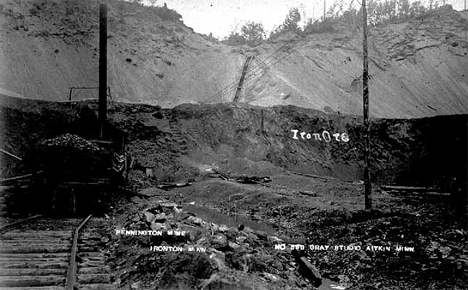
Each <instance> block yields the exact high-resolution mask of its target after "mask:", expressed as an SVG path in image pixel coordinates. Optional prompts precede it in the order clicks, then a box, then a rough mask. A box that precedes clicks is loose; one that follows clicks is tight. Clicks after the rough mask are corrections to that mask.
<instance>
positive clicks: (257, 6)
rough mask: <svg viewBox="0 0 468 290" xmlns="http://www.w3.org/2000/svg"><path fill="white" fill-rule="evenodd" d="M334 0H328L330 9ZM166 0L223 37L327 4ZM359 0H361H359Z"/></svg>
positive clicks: (311, 13)
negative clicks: (253, 24)
mask: <svg viewBox="0 0 468 290" xmlns="http://www.w3.org/2000/svg"><path fill="white" fill-rule="evenodd" d="M334 1H335V0H325V2H326V6H327V9H328V7H329V6H330V5H331V4H332V3H333V2H334ZM350 1H351V0H345V1H344V2H345V3H350ZM464 1H465V0H446V2H447V4H451V5H452V6H453V8H454V9H456V10H463V8H464ZM355 2H356V0H355ZM410 2H412V0H410ZM422 2H423V3H424V2H428V0H423V1H422ZM440 2H442V0H440ZM164 3H166V4H167V7H168V8H170V9H174V10H176V11H177V12H179V13H180V14H181V15H182V19H183V21H184V23H185V25H187V26H189V27H191V28H193V30H194V31H195V32H198V33H202V34H206V35H209V34H210V33H212V34H213V36H215V37H217V38H219V39H222V38H224V37H226V36H228V35H229V33H230V32H231V31H233V30H235V29H236V28H240V27H241V26H242V25H243V24H245V23H246V22H248V21H254V22H260V23H262V24H263V27H264V28H265V30H266V31H267V34H268V33H269V32H270V31H271V30H273V29H274V28H275V27H277V26H279V25H280V24H281V23H282V22H283V21H284V19H285V18H286V16H287V14H288V12H289V10H290V9H291V8H293V7H297V8H299V10H300V11H301V12H302V13H303V15H302V18H303V20H305V19H308V18H314V19H318V18H320V17H321V16H322V15H323V8H324V0H308V1H306V0H157V2H156V6H163V5H164ZM358 3H361V1H360V0H358Z"/></svg>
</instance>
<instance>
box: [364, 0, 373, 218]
mask: <svg viewBox="0 0 468 290" xmlns="http://www.w3.org/2000/svg"><path fill="white" fill-rule="evenodd" d="M362 18H363V19H362V28H363V29H362V31H363V42H362V48H363V59H364V60H363V67H364V72H363V74H362V89H363V94H362V97H363V107H364V196H365V208H366V210H370V209H372V200H371V192H372V184H371V180H370V172H369V170H370V169H369V167H370V166H369V155H370V122H369V60H368V56H367V7H366V0H362Z"/></svg>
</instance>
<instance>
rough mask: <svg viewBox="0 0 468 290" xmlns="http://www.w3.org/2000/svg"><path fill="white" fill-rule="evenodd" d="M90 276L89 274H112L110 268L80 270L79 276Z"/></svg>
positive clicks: (84, 268)
mask: <svg viewBox="0 0 468 290" xmlns="http://www.w3.org/2000/svg"><path fill="white" fill-rule="evenodd" d="M81 274H84V275H89V274H107V275H109V274H110V267H109V266H104V265H103V266H101V267H82V268H80V269H78V275H81Z"/></svg>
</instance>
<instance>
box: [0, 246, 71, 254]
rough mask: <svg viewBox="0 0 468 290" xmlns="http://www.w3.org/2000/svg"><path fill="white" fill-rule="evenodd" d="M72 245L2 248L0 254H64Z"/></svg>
mask: <svg viewBox="0 0 468 290" xmlns="http://www.w3.org/2000/svg"><path fill="white" fill-rule="evenodd" d="M70 248H71V247H70V245H57V246H44V247H40V248H39V247H34V246H32V247H22V248H17V247H1V248H0V253H64V252H68V251H70Z"/></svg>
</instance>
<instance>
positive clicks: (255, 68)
mask: <svg viewBox="0 0 468 290" xmlns="http://www.w3.org/2000/svg"><path fill="white" fill-rule="evenodd" d="M300 38H301V36H300V35H297V36H295V37H293V38H292V39H290V40H289V41H287V42H286V43H285V44H283V45H282V46H280V47H279V48H278V49H276V50H275V51H274V52H273V53H272V54H270V55H269V56H268V57H266V58H265V59H263V60H262V61H261V62H259V63H257V64H256V65H255V66H252V67H250V68H249V69H248V70H247V73H246V79H247V78H248V77H249V78H250V77H254V76H255V74H257V73H258V72H259V71H262V70H264V69H265V68H261V66H262V65H263V64H267V65H266V68H269V67H271V66H273V65H274V64H276V63H278V62H279V61H281V60H283V59H284V58H285V57H287V56H289V55H290V54H292V53H293V52H294V50H292V48H293V47H294V46H295V45H296V44H297V43H299V41H300V40H301V39H300ZM310 41H311V40H309V41H307V42H306V43H305V44H307V43H309V42H310ZM288 45H290V47H289V50H291V51H290V52H289V53H287V54H286V55H285V56H283V57H282V58H280V59H279V60H278V61H276V62H274V63H273V64H269V63H268V61H269V59H271V58H273V57H275V56H276V55H277V54H279V53H280V52H285V51H284V50H283V49H284V48H286V47H287V46H288ZM249 82H250V80H246V81H245V83H249ZM236 87H237V81H234V82H232V83H231V84H229V85H228V86H227V87H225V88H224V89H223V90H221V91H220V92H218V93H216V94H214V95H213V96H211V97H210V98H208V99H207V100H206V101H208V102H211V101H213V100H218V99H221V98H222V97H223V96H224V95H225V94H227V93H230V92H231V91H233V90H234V89H235V88H236Z"/></svg>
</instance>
